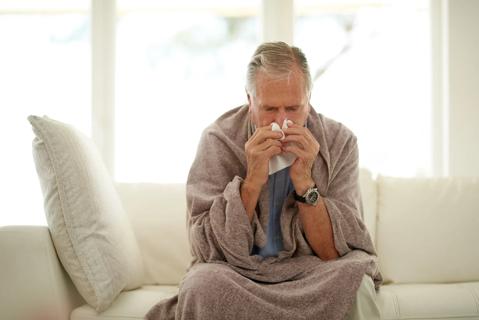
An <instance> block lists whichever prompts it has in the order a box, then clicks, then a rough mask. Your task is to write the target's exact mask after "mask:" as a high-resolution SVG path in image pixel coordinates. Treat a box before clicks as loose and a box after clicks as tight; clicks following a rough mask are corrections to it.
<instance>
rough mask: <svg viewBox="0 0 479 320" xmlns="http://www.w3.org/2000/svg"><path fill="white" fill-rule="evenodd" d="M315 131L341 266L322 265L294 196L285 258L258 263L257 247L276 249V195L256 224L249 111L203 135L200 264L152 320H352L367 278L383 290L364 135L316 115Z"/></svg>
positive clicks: (286, 221)
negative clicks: (247, 202)
mask: <svg viewBox="0 0 479 320" xmlns="http://www.w3.org/2000/svg"><path fill="white" fill-rule="evenodd" d="M307 127H308V128H309V130H310V131H311V132H312V133H313V135H314V136H315V137H316V139H317V140H318V142H319V144H320V153H319V155H318V157H317V159H316V162H315V164H314V167H313V179H314V180H315V182H316V185H317V186H318V189H319V192H320V194H321V195H322V197H323V199H324V202H325V205H326V208H327V210H328V213H329V216H330V219H331V223H332V226H333V232H334V241H335V246H336V250H337V251H338V252H339V255H340V258H338V259H336V260H332V261H322V260H321V259H320V258H318V257H317V256H316V255H314V253H313V251H312V249H311V248H310V246H309V245H308V242H307V240H306V238H305V236H304V233H303V231H302V226H301V222H300V220H299V217H298V215H297V206H296V204H295V201H294V199H293V197H292V195H290V196H289V197H288V198H287V200H286V201H285V204H284V206H283V211H282V214H281V229H282V236H283V245H284V250H283V251H281V252H280V253H279V255H278V256H277V257H269V258H266V259H263V258H262V257H260V256H257V255H251V250H252V247H253V245H254V244H256V245H257V246H259V247H263V246H264V245H265V244H266V226H267V221H268V188H267V185H266V186H265V187H264V188H263V190H262V192H261V195H260V200H259V202H258V206H257V209H256V212H255V215H254V218H253V222H252V223H250V222H249V221H248V217H247V214H246V212H245V209H244V207H243V204H242V201H241V198H240V192H239V189H240V185H241V182H242V177H245V176H246V158H245V152H244V145H245V142H246V141H247V140H248V138H249V136H250V134H251V124H250V120H249V114H248V108H247V106H242V107H239V108H236V109H233V110H231V111H229V112H227V113H225V114H224V115H223V116H221V117H220V118H219V119H218V120H217V121H216V122H215V123H213V124H212V125H211V126H210V127H208V128H207V129H206V130H205V132H204V133H203V136H202V138H201V142H200V147H199V149H198V153H197V156H196V159H195V161H194V163H193V166H192V168H191V171H190V174H189V177H188V183H187V205H188V227H189V237H190V244H191V250H192V253H193V257H194V261H193V262H192V265H191V267H190V269H189V270H188V273H187V274H186V276H185V278H184V279H183V281H182V283H181V284H180V291H179V295H178V296H175V297H173V298H170V299H167V300H163V301H160V302H159V303H158V304H157V305H156V306H154V307H153V308H152V309H151V310H150V311H149V313H148V314H147V316H146V317H147V319H209V320H214V319H328V320H331V319H343V318H344V317H345V315H346V314H347V312H348V310H349V309H350V307H351V306H352V303H353V302H354V299H355V297H356V291H357V289H358V288H359V285H360V283H361V280H362V277H363V275H364V274H368V275H370V276H371V277H372V278H373V280H374V281H375V284H376V287H377V288H378V287H379V285H380V283H381V281H382V279H381V275H380V274H379V271H378V266H377V262H376V256H375V249H374V246H373V243H372V241H371V238H370V235H369V233H368V231H367V229H366V227H365V225H364V223H363V221H362V211H361V198H360V193H359V185H358V149H357V144H356V137H355V136H354V135H353V134H352V133H351V131H349V130H348V129H347V128H346V127H345V126H343V125H342V124H340V123H338V122H335V121H333V120H331V119H328V118H326V117H324V116H322V115H320V114H319V115H318V114H317V113H316V111H315V110H314V109H313V108H311V113H310V114H309V116H308V120H307ZM202 283H203V284H206V285H203V286H201V284H202ZM198 287H200V288H202V290H197V288H198ZM195 289H196V290H195Z"/></svg>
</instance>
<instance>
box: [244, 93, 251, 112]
mask: <svg viewBox="0 0 479 320" xmlns="http://www.w3.org/2000/svg"><path fill="white" fill-rule="evenodd" d="M245 92H246V97H247V98H248V108H249V111H251V96H250V95H249V93H248V90H246V89H245Z"/></svg>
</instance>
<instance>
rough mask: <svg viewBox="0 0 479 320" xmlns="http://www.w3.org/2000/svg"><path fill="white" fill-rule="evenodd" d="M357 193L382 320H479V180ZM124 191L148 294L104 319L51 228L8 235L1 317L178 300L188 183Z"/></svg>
mask: <svg viewBox="0 0 479 320" xmlns="http://www.w3.org/2000/svg"><path fill="white" fill-rule="evenodd" d="M360 185H361V191H362V194H363V205H364V213H365V217H364V218H365V222H366V224H367V226H368V228H369V230H370V232H371V234H372V236H373V239H375V242H376V246H377V250H378V255H379V260H380V267H381V271H382V273H383V276H384V277H385V280H386V284H385V285H383V286H382V287H381V289H380V292H379V294H378V302H379V305H380V308H381V310H382V314H383V319H479V249H478V248H477V245H478V244H479V181H478V180H477V179H472V178H464V179H459V178H456V179H395V178H383V177H379V178H378V179H372V177H371V175H370V174H369V173H368V172H366V171H362V172H361V177H360ZM117 189H118V191H119V193H120V196H121V199H122V202H123V204H124V206H125V209H126V211H127V212H128V214H129V216H130V220H131V223H132V225H133V228H134V230H135V234H136V236H137V239H138V242H139V244H140V249H141V253H142V255H143V259H144V263H145V266H146V271H145V274H144V279H143V283H144V285H143V287H141V288H139V289H136V290H132V291H125V292H122V293H121V294H120V296H119V297H118V298H117V299H116V300H115V301H114V303H113V305H112V306H110V307H109V308H108V309H107V310H106V311H104V312H102V313H101V314H97V313H96V312H95V311H94V310H93V309H92V308H91V307H89V306H88V305H86V304H85V302H84V301H83V299H82V298H81V297H80V296H79V294H78V293H77V291H76V289H75V287H74V286H73V284H72V282H71V280H70V279H69V277H68V275H67V274H66V273H65V271H64V269H63V268H62V266H61V264H60V262H59V260H58V259H57V255H56V253H55V249H54V247H53V244H52V241H51V238H50V233H49V231H48V228H47V227H44V226H7V227H2V228H0V319H2V320H15V319H52V320H60V319H72V320H79V319H129V320H131V319H142V318H143V316H144V314H145V313H146V312H147V311H148V310H149V308H150V307H151V306H152V305H154V304H155V303H156V302H158V301H159V300H161V299H163V298H166V297H169V296H171V295H173V294H175V292H176V291H177V284H178V282H179V281H180V280H181V277H182V276H183V274H184V273H185V270H186V268H187V266H188V263H189V261H190V256H189V249H188V242H187V234H186V225H185V215H186V208H185V207H186V205H185V188H184V185H158V184H117ZM4 214H5V213H4ZM6 214H15V213H14V212H9V213H6Z"/></svg>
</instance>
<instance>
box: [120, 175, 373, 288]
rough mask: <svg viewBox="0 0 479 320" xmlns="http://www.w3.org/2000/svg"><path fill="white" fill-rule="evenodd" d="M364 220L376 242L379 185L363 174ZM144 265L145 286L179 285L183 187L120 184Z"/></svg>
mask: <svg viewBox="0 0 479 320" xmlns="http://www.w3.org/2000/svg"><path fill="white" fill-rule="evenodd" d="M359 180H360V186H361V194H362V197H363V208H364V220H365V223H366V225H367V227H368V228H369V230H370V232H371V235H372V238H373V239H374V230H375V228H376V183H375V181H374V180H373V179H372V177H371V173H370V172H369V171H367V170H361V171H360V179H359ZM116 189H117V190H118V192H119V194H120V197H121V199H122V202H123V206H124V208H125V210H126V211H127V212H128V214H129V216H130V221H131V223H132V225H133V229H134V231H135V234H136V238H137V239H138V242H139V246H140V250H141V252H142V255H143V261H144V263H145V269H146V272H145V278H144V279H143V283H144V284H178V283H179V282H180V280H181V278H182V277H183V275H184V274H185V272H186V269H187V267H188V265H189V263H190V262H191V260H192V258H191V254H190V249H189V245H188V235H187V234H188V233H187V226H186V215H187V213H186V194H185V192H186V188H185V185H184V184H159V183H117V184H116Z"/></svg>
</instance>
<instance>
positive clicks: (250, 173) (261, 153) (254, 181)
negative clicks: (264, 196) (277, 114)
mask: <svg viewBox="0 0 479 320" xmlns="http://www.w3.org/2000/svg"><path fill="white" fill-rule="evenodd" d="M281 137H282V134H281V132H275V131H272V130H271V126H270V125H269V126H264V127H261V128H258V129H256V131H255V133H254V134H253V135H252V136H251V138H250V139H249V140H248V141H247V142H246V144H245V152H246V163H247V174H246V179H245V181H246V182H248V183H250V184H251V186H253V187H256V188H258V189H261V188H262V187H263V185H264V184H265V183H266V182H267V181H268V174H269V159H271V157H273V156H275V155H278V154H280V153H281V151H282V150H281V145H282V144H281V142H280V141H279V139H280V138H281Z"/></svg>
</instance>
